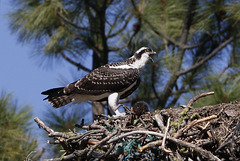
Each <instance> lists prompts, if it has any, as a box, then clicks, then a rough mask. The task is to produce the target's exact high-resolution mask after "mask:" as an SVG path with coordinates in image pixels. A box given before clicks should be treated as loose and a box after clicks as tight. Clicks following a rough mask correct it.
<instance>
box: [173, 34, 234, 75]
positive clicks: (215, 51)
mask: <svg viewBox="0 0 240 161" xmlns="http://www.w3.org/2000/svg"><path fill="white" fill-rule="evenodd" d="M233 39H234V37H233V36H232V37H230V38H229V39H227V40H226V41H224V42H223V43H221V44H220V45H219V46H218V47H217V48H215V49H214V50H213V51H212V52H211V53H209V54H208V55H207V56H206V57H204V58H203V59H202V60H201V61H199V62H198V63H197V64H194V65H193V66H191V67H190V68H188V69H186V70H184V71H181V72H178V73H177V76H181V75H184V74H186V73H188V72H191V71H192V70H195V69H196V68H199V67H200V66H202V65H203V64H204V63H206V62H207V61H208V60H210V59H211V58H212V57H213V56H215V55H216V54H217V53H218V52H219V51H221V50H222V49H223V48H224V47H226V46H227V45H229V44H230V43H231V42H232V41H233Z"/></svg>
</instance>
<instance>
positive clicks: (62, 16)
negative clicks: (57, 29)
mask: <svg viewBox="0 0 240 161" xmlns="http://www.w3.org/2000/svg"><path fill="white" fill-rule="evenodd" d="M57 14H58V16H59V17H60V18H61V19H62V20H63V21H64V22H67V23H68V24H70V25H72V26H73V27H75V28H77V29H80V30H85V31H91V32H96V33H101V31H99V30H96V29H92V28H88V27H81V26H78V25H77V24H75V23H73V22H72V21H71V20H69V19H68V18H67V17H65V16H64V15H63V14H62V13H61V12H59V11H58V12H57Z"/></svg>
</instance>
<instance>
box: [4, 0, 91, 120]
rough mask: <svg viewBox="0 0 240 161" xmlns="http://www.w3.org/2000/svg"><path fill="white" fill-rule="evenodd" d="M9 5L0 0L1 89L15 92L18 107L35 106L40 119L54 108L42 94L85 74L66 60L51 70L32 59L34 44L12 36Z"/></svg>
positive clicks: (34, 115) (34, 111)
mask: <svg viewBox="0 0 240 161" xmlns="http://www.w3.org/2000/svg"><path fill="white" fill-rule="evenodd" d="M10 2H11V1H0V31H1V32H0V55H1V57H0V90H1V91H2V90H4V91H6V92H7V93H12V95H13V97H14V99H17V101H18V105H19V106H24V105H30V106H32V107H33V117H39V118H41V117H42V116H43V114H44V112H43V111H46V110H48V109H49V108H51V106H50V105H49V104H48V103H47V101H43V98H44V96H43V95H41V94H40V93H41V92H42V91H43V90H47V89H49V88H54V87H59V86H62V85H63V83H62V82H63V81H62V80H61V79H62V78H63V79H64V81H65V82H66V80H67V81H68V83H70V82H71V81H74V79H73V77H76V76H73V75H76V74H79V75H82V74H83V73H82V72H78V71H77V70H76V68H74V67H73V66H72V65H70V64H68V63H66V62H64V61H61V65H57V64H55V65H53V67H51V68H50V67H49V68H48V67H45V68H43V67H40V66H39V64H40V63H39V62H37V61H39V60H41V59H38V58H36V57H33V56H32V55H33V54H32V52H33V45H28V44H22V43H20V42H18V41H17V35H16V34H11V30H10V29H9V26H8V19H7V17H6V14H7V12H8V11H10V10H11V9H12V8H13V7H12V6H11V4H10ZM86 62H87V61H86ZM74 72H75V73H74Z"/></svg>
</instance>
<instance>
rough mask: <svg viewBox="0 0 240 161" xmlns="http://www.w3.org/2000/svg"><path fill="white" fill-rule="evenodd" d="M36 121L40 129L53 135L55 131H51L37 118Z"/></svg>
mask: <svg viewBox="0 0 240 161" xmlns="http://www.w3.org/2000/svg"><path fill="white" fill-rule="evenodd" d="M34 121H35V122H36V123H37V124H38V126H39V128H40V127H41V128H43V129H44V130H45V131H46V132H48V133H49V134H50V133H53V132H54V130H53V129H51V128H50V127H48V126H47V125H45V124H44V123H43V122H42V121H41V120H40V119H39V118H38V117H35V118H34Z"/></svg>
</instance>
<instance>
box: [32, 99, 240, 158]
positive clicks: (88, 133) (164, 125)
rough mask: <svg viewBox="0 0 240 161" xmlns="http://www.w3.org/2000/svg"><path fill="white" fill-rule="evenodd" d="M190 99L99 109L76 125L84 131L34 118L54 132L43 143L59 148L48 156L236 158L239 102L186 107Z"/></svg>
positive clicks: (238, 151) (239, 139)
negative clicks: (173, 104) (152, 106)
mask: <svg viewBox="0 0 240 161" xmlns="http://www.w3.org/2000/svg"><path fill="white" fill-rule="evenodd" d="M195 100H197V99H196V98H195ZM195 100H194V99H192V102H191V101H190V103H189V104H188V105H187V106H183V107H184V108H170V109H164V110H157V111H155V112H146V113H142V114H141V113H140V114H139V113H138V114H136V112H135V113H132V114H127V115H126V116H124V117H118V118H116V117H115V118H114V117H110V116H106V115H101V116H99V117H98V118H97V120H95V121H94V123H93V124H91V125H89V126H86V125H80V126H81V128H82V129H85V132H84V133H77V132H55V131H54V130H52V129H51V128H49V127H48V126H47V125H45V124H44V123H43V122H42V121H41V120H40V119H38V118H35V121H36V122H37V124H38V125H39V127H42V128H43V129H44V130H45V131H46V132H48V135H49V137H52V138H54V142H49V143H52V144H60V145H61V146H62V147H63V149H64V150H65V154H64V155H63V156H62V157H61V158H54V159H49V160H111V161H114V160H238V158H240V121H239V118H240V104H239V102H233V103H229V104H218V105H213V106H205V107H201V108H191V105H192V104H193V102H194V101H195ZM137 109H138V108H137ZM138 110H139V109H138ZM140 111H141V109H140ZM142 111H144V110H142ZM53 146H54V145H53Z"/></svg>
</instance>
